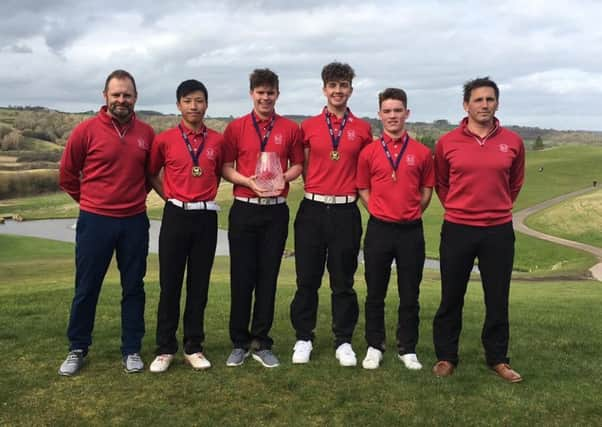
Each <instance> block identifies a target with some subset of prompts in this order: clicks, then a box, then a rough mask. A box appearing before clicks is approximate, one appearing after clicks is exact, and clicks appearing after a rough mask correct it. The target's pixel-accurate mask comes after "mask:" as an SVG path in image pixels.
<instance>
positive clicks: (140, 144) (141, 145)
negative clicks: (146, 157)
mask: <svg viewBox="0 0 602 427" xmlns="http://www.w3.org/2000/svg"><path fill="white" fill-rule="evenodd" d="M138 148H142V149H143V150H148V144H147V143H146V141H145V140H144V139H142V138H138Z"/></svg>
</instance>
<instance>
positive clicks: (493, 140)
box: [435, 118, 525, 226]
mask: <svg viewBox="0 0 602 427" xmlns="http://www.w3.org/2000/svg"><path fill="white" fill-rule="evenodd" d="M467 124H468V119H467V118H464V120H462V122H461V123H460V126H459V127H458V128H456V129H454V130H453V131H451V132H449V133H447V134H445V135H443V136H442V137H441V139H440V140H439V142H437V146H436V147H435V175H436V177H437V183H436V186H435V189H436V190H437V195H438V196H439V199H440V200H441V203H442V204H443V207H444V208H445V219H446V220H447V221H450V222H454V223H458V224H465V225H472V226H490V225H499V224H504V223H507V222H510V221H512V204H513V202H514V200H516V198H517V197H518V193H519V191H520V189H521V187H522V185H523V181H524V176H525V147H524V144H523V140H522V139H521V138H520V136H518V135H517V134H516V133H514V132H512V131H510V130H508V129H505V128H503V127H502V126H500V124H499V121H498V120H497V119H496V120H495V127H494V129H493V130H492V131H491V132H490V133H489V135H487V136H486V137H485V138H479V137H478V136H477V135H475V134H473V133H471V132H470V131H469V130H468V128H467Z"/></svg>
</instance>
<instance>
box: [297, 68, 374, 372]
mask: <svg viewBox="0 0 602 427" xmlns="http://www.w3.org/2000/svg"><path fill="white" fill-rule="evenodd" d="M354 76H355V72H354V71H353V68H351V67H350V66H349V65H348V64H341V63H339V62H333V63H331V64H328V65H326V66H325V67H324V68H323V69H322V81H323V83H324V87H323V92H324V96H325V97H326V106H325V107H324V109H323V111H322V112H321V113H320V114H318V115H317V116H315V117H312V118H310V119H307V120H305V121H304V122H303V123H302V124H301V128H302V130H303V134H304V135H303V138H304V140H303V144H304V149H305V168H304V173H305V175H304V178H305V198H304V199H303V201H302V202H301V204H300V206H299V210H298V211H297V218H296V219H295V267H296V270H297V292H296V293H295V297H294V299H293V301H292V303H291V321H292V324H293V327H294V328H295V331H296V337H297V342H296V343H295V347H294V353H293V357H292V361H293V363H308V362H309V359H310V354H311V351H312V349H313V344H312V341H313V339H314V329H315V328H316V316H317V312H318V289H319V288H320V286H321V284H322V276H323V275H324V267H325V266H326V267H327V268H328V273H329V275H330V288H331V290H332V330H333V332H334V335H335V348H336V351H335V356H336V358H337V359H338V360H339V363H340V364H341V365H342V366H355V365H356V363H357V360H356V357H355V353H354V351H353V348H352V347H351V339H352V336H353V330H354V329H355V325H356V323H357V318H358V313H359V308H358V303H357V295H356V293H355V291H354V289H353V276H354V274H355V271H356V269H357V256H358V253H359V249H360V238H361V236H362V224H361V217H360V212H359V209H358V208H357V205H356V200H357V189H356V184H355V172H356V168H357V159H358V156H359V153H360V150H361V149H362V148H363V147H364V146H365V145H367V144H368V143H370V142H371V141H372V131H371V129H370V124H369V123H367V122H365V121H364V120H361V119H359V118H357V117H356V116H354V115H353V114H352V113H351V111H350V110H349V108H347V101H348V100H349V98H350V97H351V93H352V92H353V86H352V80H353V78H354Z"/></svg>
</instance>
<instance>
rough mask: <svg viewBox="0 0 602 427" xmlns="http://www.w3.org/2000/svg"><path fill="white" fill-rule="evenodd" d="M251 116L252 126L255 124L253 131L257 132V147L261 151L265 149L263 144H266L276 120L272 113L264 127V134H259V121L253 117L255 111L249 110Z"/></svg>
mask: <svg viewBox="0 0 602 427" xmlns="http://www.w3.org/2000/svg"><path fill="white" fill-rule="evenodd" d="M251 118H252V119H253V126H255V132H257V137H258V138H259V148H260V149H261V152H262V153H263V152H264V151H265V146H266V145H268V139H270V134H271V133H272V129H274V123H275V122H276V114H272V118H271V119H270V123H269V124H268V127H267V128H266V132H265V136H263V137H262V136H261V130H260V129H259V123H258V122H257V119H256V118H255V113H254V112H253V111H251Z"/></svg>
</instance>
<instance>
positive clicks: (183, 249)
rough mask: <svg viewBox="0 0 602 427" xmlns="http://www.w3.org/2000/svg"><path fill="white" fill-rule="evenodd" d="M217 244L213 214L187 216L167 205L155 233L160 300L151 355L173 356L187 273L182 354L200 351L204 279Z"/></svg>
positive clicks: (202, 213)
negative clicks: (154, 343) (154, 341)
mask: <svg viewBox="0 0 602 427" xmlns="http://www.w3.org/2000/svg"><path fill="white" fill-rule="evenodd" d="M216 243H217V213H216V212H215V211H206V210H199V211H186V210H184V209H182V208H179V207H177V206H174V205H172V204H171V203H166V204H165V208H164V210H163V220H162V222H161V230H160V232H159V280H160V285H161V295H160V298H159V308H158V313H157V350H156V354H174V353H176V352H177V351H178V340H177V338H176V331H177V329H178V323H179V320H180V296H181V294H182V281H183V278H184V270H186V305H185V309H184V319H183V326H184V341H183V342H184V351H185V352H186V353H187V354H193V353H196V352H199V351H203V346H202V344H203V341H204V340H205V330H204V313H205V306H206V305H207V291H208V289H209V276H210V274H211V268H212V267H213V259H214V257H215V245H216Z"/></svg>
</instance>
